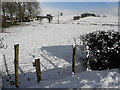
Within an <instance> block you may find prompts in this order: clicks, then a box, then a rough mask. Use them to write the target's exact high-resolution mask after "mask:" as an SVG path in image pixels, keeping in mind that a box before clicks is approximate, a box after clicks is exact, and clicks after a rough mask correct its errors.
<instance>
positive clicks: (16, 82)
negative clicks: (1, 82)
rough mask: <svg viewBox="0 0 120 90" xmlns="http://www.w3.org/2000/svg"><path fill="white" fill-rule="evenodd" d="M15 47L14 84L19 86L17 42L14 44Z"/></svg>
mask: <svg viewBox="0 0 120 90" xmlns="http://www.w3.org/2000/svg"><path fill="white" fill-rule="evenodd" d="M14 49H15V59H14V60H15V61H14V65H15V86H16V87H17V88H19V75H18V67H19V44H16V45H14Z"/></svg>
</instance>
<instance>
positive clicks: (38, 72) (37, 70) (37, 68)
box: [35, 59, 42, 83]
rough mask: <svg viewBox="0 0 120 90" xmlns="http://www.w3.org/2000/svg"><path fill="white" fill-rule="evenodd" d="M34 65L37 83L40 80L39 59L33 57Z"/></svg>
mask: <svg viewBox="0 0 120 90" xmlns="http://www.w3.org/2000/svg"><path fill="white" fill-rule="evenodd" d="M35 65H36V76H37V82H38V83H39V82H40V81H41V80H42V76H41V68H40V59H35Z"/></svg>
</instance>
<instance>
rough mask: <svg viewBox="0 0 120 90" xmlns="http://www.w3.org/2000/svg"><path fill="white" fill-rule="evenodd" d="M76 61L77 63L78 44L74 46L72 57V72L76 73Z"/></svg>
mask: <svg viewBox="0 0 120 90" xmlns="http://www.w3.org/2000/svg"><path fill="white" fill-rule="evenodd" d="M75 63H76V45H75V46H73V59H72V72H73V73H74V74H75V72H76V70H75Z"/></svg>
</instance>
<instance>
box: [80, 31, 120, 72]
mask: <svg viewBox="0 0 120 90" xmlns="http://www.w3.org/2000/svg"><path fill="white" fill-rule="evenodd" d="M81 40H82V41H83V44H84V45H85V46H86V47H87V49H88V50H89V51H90V54H89V57H88V59H87V61H86V64H89V65H88V66H89V68H90V69H92V70H101V69H102V70H103V69H107V68H109V69H112V68H119V67H120V32H117V31H94V32H92V33H89V34H85V35H82V36H81ZM88 47H89V48H88ZM88 62H89V63H88Z"/></svg>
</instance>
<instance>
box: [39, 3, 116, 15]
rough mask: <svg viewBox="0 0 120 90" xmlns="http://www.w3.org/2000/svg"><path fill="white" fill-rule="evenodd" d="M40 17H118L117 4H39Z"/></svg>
mask: <svg viewBox="0 0 120 90" xmlns="http://www.w3.org/2000/svg"><path fill="white" fill-rule="evenodd" d="M40 6H41V9H42V15H45V14H52V15H56V14H57V13H58V12H64V14H66V15H70V14H72V15H73V14H76V15H78V14H81V13H83V12H91V13H95V14H104V15H105V14H109V15H116V16H118V2H40Z"/></svg>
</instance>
